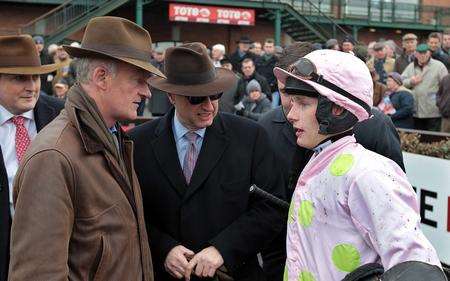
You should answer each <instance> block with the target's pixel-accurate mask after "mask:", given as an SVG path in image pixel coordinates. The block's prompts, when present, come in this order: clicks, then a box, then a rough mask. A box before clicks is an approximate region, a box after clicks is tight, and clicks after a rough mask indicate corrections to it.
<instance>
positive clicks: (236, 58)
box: [230, 50, 256, 74]
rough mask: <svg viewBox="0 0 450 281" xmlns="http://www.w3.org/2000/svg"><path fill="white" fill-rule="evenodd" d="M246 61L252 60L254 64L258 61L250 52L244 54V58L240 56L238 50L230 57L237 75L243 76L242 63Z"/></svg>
mask: <svg viewBox="0 0 450 281" xmlns="http://www.w3.org/2000/svg"><path fill="white" fill-rule="evenodd" d="M245 59H252V60H253V62H255V60H256V56H255V55H253V54H252V53H250V52H247V53H245V54H244V56H242V57H241V56H240V55H239V51H238V50H236V51H235V52H234V53H232V54H231V56H230V62H231V64H232V65H233V70H234V71H235V72H237V73H241V74H242V69H241V68H242V61H243V60H245Z"/></svg>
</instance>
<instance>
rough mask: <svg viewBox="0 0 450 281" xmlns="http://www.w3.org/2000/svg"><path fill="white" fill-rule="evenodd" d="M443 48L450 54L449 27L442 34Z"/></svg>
mask: <svg viewBox="0 0 450 281" xmlns="http://www.w3.org/2000/svg"><path fill="white" fill-rule="evenodd" d="M442 50H443V51H444V52H445V53H446V54H447V55H450V30H449V29H447V30H446V31H444V33H443V34H442Z"/></svg>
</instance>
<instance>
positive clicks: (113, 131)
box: [108, 126, 117, 134]
mask: <svg viewBox="0 0 450 281" xmlns="http://www.w3.org/2000/svg"><path fill="white" fill-rule="evenodd" d="M108 130H109V132H110V133H111V134H115V133H117V128H116V126H112V127H111V128H109V129H108Z"/></svg>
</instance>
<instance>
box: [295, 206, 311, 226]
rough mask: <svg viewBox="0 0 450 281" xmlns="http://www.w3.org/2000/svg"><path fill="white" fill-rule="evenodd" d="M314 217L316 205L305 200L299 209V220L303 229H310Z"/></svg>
mask: <svg viewBox="0 0 450 281" xmlns="http://www.w3.org/2000/svg"><path fill="white" fill-rule="evenodd" d="M313 217H314V205H313V203H312V202H311V201H309V200H303V201H302V202H300V207H299V208H298V220H299V223H300V225H302V226H303V227H308V226H310V225H311V223H312V220H313Z"/></svg>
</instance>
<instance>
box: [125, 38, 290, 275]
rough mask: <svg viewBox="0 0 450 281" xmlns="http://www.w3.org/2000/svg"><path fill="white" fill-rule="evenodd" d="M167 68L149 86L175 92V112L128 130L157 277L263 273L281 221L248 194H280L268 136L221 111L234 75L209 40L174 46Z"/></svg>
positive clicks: (252, 124)
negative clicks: (213, 54) (255, 189)
mask: <svg viewBox="0 0 450 281" xmlns="http://www.w3.org/2000/svg"><path fill="white" fill-rule="evenodd" d="M165 74H166V76H167V78H157V77H155V78H153V79H151V80H150V84H151V86H152V87H154V88H157V89H160V90H162V91H165V92H167V93H169V94H168V95H169V99H170V101H171V103H172V104H173V105H174V109H172V110H171V111H170V112H169V113H167V114H166V115H165V116H164V117H162V118H160V119H156V120H153V121H151V122H148V123H145V124H143V125H141V126H138V127H136V128H135V129H134V130H132V132H131V133H130V135H131V137H132V139H133V140H134V143H135V145H136V149H135V167H136V172H137V175H138V178H139V182H140V184H141V187H142V194H143V202H144V207H145V215H146V216H145V217H146V222H147V227H148V229H149V238H150V241H151V249H152V253H153V258H154V262H155V278H156V280H174V279H181V278H183V277H184V278H186V279H187V280H189V279H190V280H199V279H201V280H217V279H211V278H213V276H215V275H216V274H217V277H218V278H219V280H223V279H221V278H222V276H223V275H222V273H223V272H225V271H226V272H227V274H228V275H230V276H231V277H233V278H234V280H239V281H243V280H248V281H250V280H251V281H257V280H264V279H263V277H262V269H261V267H260V266H259V263H258V259H257V253H258V252H260V251H261V250H262V249H263V248H264V245H265V244H266V243H268V242H270V241H271V240H272V238H273V237H274V236H275V235H276V234H277V233H278V232H279V231H280V230H281V225H282V224H283V220H284V219H283V218H282V214H280V213H279V211H278V210H277V209H275V208H274V207H272V206H271V205H269V204H268V203H267V202H266V201H265V200H261V199H260V198H254V197H250V196H249V192H248V191H249V187H250V186H251V185H252V184H257V185H258V186H259V187H261V188H264V189H265V190H266V191H268V192H270V193H273V194H275V195H276V196H279V197H282V198H283V191H282V190H283V189H282V180H281V176H280V173H278V172H277V168H276V167H274V163H275V160H274V159H275V158H274V154H273V152H272V150H271V147H270V145H269V140H268V136H267V133H266V132H265V131H264V129H263V128H262V127H260V126H259V125H258V124H257V123H255V122H253V121H251V120H246V119H244V118H241V117H238V116H235V115H230V114H226V113H218V99H219V98H220V96H221V94H222V93H223V92H224V91H226V90H227V89H228V88H229V87H232V86H233V83H234V82H235V79H236V78H235V75H234V74H233V72H232V71H230V70H228V69H225V68H214V65H213V62H212V61H211V59H210V58H209V57H208V53H207V50H206V48H205V47H204V45H203V44H201V43H189V44H184V45H181V46H178V47H173V48H169V49H168V50H167V51H166V64H165ZM191 275H192V277H191Z"/></svg>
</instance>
